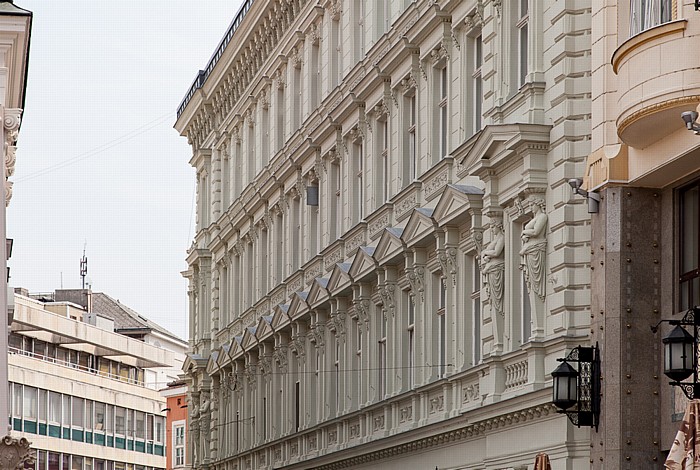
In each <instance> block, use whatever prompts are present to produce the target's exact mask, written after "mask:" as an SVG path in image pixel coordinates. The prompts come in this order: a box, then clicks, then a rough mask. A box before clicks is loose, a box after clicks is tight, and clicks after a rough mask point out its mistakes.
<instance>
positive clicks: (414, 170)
mask: <svg viewBox="0 0 700 470" xmlns="http://www.w3.org/2000/svg"><path fill="white" fill-rule="evenodd" d="M416 106H417V105H416V95H415V94H413V96H411V97H409V99H408V116H409V117H408V168H409V170H408V172H409V181H407V182H406V183H405V185H407V184H409V183H410V182H411V181H413V180H415V179H416V176H417V175H418V160H417V158H418V157H417V155H416V152H417V149H416V144H417V142H416V116H417V112H418V110H417V109H416Z"/></svg>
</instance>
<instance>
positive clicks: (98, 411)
mask: <svg viewBox="0 0 700 470" xmlns="http://www.w3.org/2000/svg"><path fill="white" fill-rule="evenodd" d="M95 429H96V430H97V431H104V429H105V404H104V403H100V402H97V401H96V402H95Z"/></svg>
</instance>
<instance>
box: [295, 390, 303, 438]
mask: <svg viewBox="0 0 700 470" xmlns="http://www.w3.org/2000/svg"><path fill="white" fill-rule="evenodd" d="M300 427H301V384H300V383H299V381H298V380H297V381H296V382H295V383H294V429H295V431H296V432H299V428H300Z"/></svg>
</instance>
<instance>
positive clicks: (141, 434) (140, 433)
mask: <svg viewBox="0 0 700 470" xmlns="http://www.w3.org/2000/svg"><path fill="white" fill-rule="evenodd" d="M135 416H136V417H135V419H136V438H137V439H144V438H145V437H146V420H145V416H144V413H143V412H141V411H137V412H136V414H135Z"/></svg>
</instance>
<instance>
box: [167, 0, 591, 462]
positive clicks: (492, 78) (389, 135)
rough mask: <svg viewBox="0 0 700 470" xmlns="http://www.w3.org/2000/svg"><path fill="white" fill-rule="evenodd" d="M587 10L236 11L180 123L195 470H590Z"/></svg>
mask: <svg viewBox="0 0 700 470" xmlns="http://www.w3.org/2000/svg"><path fill="white" fill-rule="evenodd" d="M590 4H591V2H590V1H585V0H571V1H567V2H561V1H536V0H522V1H516V0H513V1H510V0H509V1H508V2H502V1H500V0H498V1H496V0H491V1H476V0H470V1H446V0H442V1H415V2H409V1H398V0H386V1H376V2H375V1H372V2H369V1H330V0H325V1H324V0H322V1H319V2H314V1H306V0H289V1H287V0H284V1H264V0H258V1H254V2H246V3H245V5H244V7H243V9H242V13H241V14H240V15H239V16H240V18H242V19H240V20H238V19H237V20H235V21H234V23H233V24H232V32H231V33H230V34H228V35H227V36H226V37H225V38H224V41H223V42H222V45H221V47H220V48H219V50H218V51H217V52H216V53H215V55H214V58H213V59H212V61H211V62H210V64H209V65H208V66H207V69H206V70H205V71H204V72H202V73H200V75H199V76H198V77H197V80H196V81H195V84H193V87H192V89H191V90H190V92H189V93H188V94H187V96H186V99H185V100H184V101H183V103H182V104H181V106H180V108H179V111H178V120H177V123H176V126H175V127H176V128H177V130H178V131H179V132H180V133H181V134H182V135H184V136H187V138H188V141H189V142H190V143H191V145H192V149H193V157H192V160H191V164H192V165H193V166H194V167H195V169H196V171H197V188H198V189H197V208H198V211H197V234H196V238H195V240H194V242H193V245H192V247H191V249H190V250H189V252H188V263H189V269H188V270H187V271H186V272H185V273H184V275H185V276H186V277H187V278H188V279H189V280H190V289H189V293H190V348H191V353H190V355H189V357H188V359H187V360H186V362H185V366H184V368H185V371H186V373H187V377H188V380H189V386H190V394H191V404H190V433H189V436H190V438H191V442H190V444H191V449H190V450H191V451H190V452H189V454H190V455H191V456H192V457H193V460H192V463H193V468H215V469H226V470H230V469H248V468H256V469H262V468H295V469H302V468H310V467H313V468H329V469H330V468H368V469H369V468H377V467H378V466H379V465H381V467H382V468H396V469H398V468H434V467H435V466H437V467H438V468H441V469H443V468H445V469H447V468H450V469H480V470H481V469H488V470H496V469H505V468H530V467H528V465H532V463H534V460H535V455H536V454H537V453H538V452H541V451H545V452H548V453H549V455H550V458H551V459H552V462H553V468H555V469H563V468H567V469H581V468H588V466H589V453H590V440H589V431H588V430H587V429H578V428H576V427H574V426H573V425H571V424H570V423H569V422H568V421H567V419H566V418H565V417H564V416H562V415H559V414H557V413H556V412H555V410H554V408H553V407H552V405H551V404H550V400H551V376H550V375H549V372H550V371H551V370H553V369H554V368H555V367H556V361H555V359H556V358H557V357H563V356H564V355H565V353H566V351H567V350H568V349H570V348H571V347H573V346H576V345H578V344H585V343H586V342H587V341H588V335H589V328H590V326H589V325H590V318H589V317H590V308H589V304H590V265H589V262H590V261H589V260H590V250H591V247H590V228H589V216H588V214H587V212H586V208H585V206H584V204H583V202H584V201H583V200H582V199H574V198H573V197H572V196H571V188H570V187H569V185H568V184H567V180H568V179H569V178H574V177H576V176H580V175H581V174H583V172H584V168H585V160H586V157H587V156H588V154H589V153H590V134H591V126H590V114H591V102H590V94H591V82H590V66H591V65H590V48H591V44H590V30H591V20H590V13H591V6H590ZM229 41H230V42H229Z"/></svg>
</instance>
